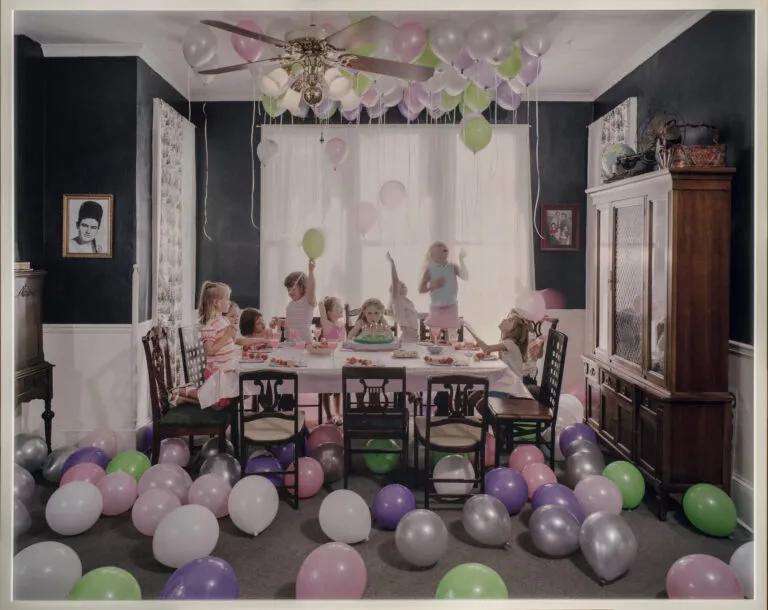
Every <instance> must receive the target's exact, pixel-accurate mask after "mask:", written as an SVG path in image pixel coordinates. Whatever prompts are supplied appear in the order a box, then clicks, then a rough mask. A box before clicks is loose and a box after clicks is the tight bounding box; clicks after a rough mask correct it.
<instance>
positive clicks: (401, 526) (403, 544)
mask: <svg viewBox="0 0 768 610" xmlns="http://www.w3.org/2000/svg"><path fill="white" fill-rule="evenodd" d="M395 545H396V546H397V550H398V551H399V552H400V555H402V557H403V559H405V560H406V561H407V562H408V563H410V564H412V565H414V566H416V567H419V568H426V567H428V566H431V565H434V564H436V563H437V562H438V561H439V560H440V558H441V557H442V556H443V555H445V552H446V551H447V550H448V529H447V528H446V527H445V523H443V520H442V519H441V518H440V517H439V516H438V515H437V514H436V513H433V512H432V511H431V510H425V509H423V508H417V509H416V510H412V511H410V512H408V513H407V514H406V515H405V516H404V517H403V518H402V519H400V522H399V523H398V524H397V529H396V531H395Z"/></svg>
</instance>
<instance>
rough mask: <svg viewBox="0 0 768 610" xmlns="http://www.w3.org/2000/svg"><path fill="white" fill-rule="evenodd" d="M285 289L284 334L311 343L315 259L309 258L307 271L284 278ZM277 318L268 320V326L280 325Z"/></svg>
mask: <svg viewBox="0 0 768 610" xmlns="http://www.w3.org/2000/svg"><path fill="white" fill-rule="evenodd" d="M284 285H285V289H286V290H287V291H288V296H289V297H291V300H290V302H289V303H288V305H287V306H286V307H285V322H283V324H284V325H285V336H286V337H287V338H288V340H289V341H303V342H304V343H312V314H313V313H314V312H315V306H316V305H317V298H316V297H315V261H314V259H309V273H308V274H305V273H303V272H302V271H294V272H293V273H289V274H288V275H287V276H286V278H285V282H284ZM280 323H281V322H280V321H279V320H278V319H277V318H273V319H272V321H271V322H270V324H269V326H270V328H276V327H277V326H279V325H280Z"/></svg>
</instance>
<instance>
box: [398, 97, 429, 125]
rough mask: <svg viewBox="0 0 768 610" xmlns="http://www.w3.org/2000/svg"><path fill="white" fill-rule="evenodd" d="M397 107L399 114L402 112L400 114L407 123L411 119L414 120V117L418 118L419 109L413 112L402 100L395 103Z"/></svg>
mask: <svg viewBox="0 0 768 610" xmlns="http://www.w3.org/2000/svg"><path fill="white" fill-rule="evenodd" d="M397 109H398V110H399V111H400V114H402V115H403V118H404V119H405V120H406V121H408V122H409V123H410V122H411V121H415V120H416V119H418V118H419V113H420V112H421V111H419V112H414V111H413V110H410V109H409V108H408V106H406V105H405V103H404V102H400V103H399V104H398V105H397ZM422 110H423V109H422Z"/></svg>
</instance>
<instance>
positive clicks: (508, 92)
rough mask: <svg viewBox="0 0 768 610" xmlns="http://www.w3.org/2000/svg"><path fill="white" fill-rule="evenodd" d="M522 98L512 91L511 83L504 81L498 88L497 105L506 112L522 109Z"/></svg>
mask: <svg viewBox="0 0 768 610" xmlns="http://www.w3.org/2000/svg"><path fill="white" fill-rule="evenodd" d="M521 102H522V98H521V97H520V95H518V93H517V92H516V91H514V90H513V89H512V87H511V86H510V84H509V81H503V82H502V83H501V84H500V85H499V86H498V87H497V88H496V103H497V104H498V105H499V107H500V108H504V110H517V109H518V108H519V107H520V103H521Z"/></svg>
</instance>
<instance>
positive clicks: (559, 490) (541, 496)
mask: <svg viewBox="0 0 768 610" xmlns="http://www.w3.org/2000/svg"><path fill="white" fill-rule="evenodd" d="M550 505H553V506H562V507H563V508H565V509H567V510H568V511H569V512H570V513H571V514H572V515H573V516H574V517H576V520H577V521H578V522H579V523H581V522H583V521H584V509H583V508H582V506H581V504H579V499H578V498H577V497H576V495H575V494H574V493H573V492H572V491H571V490H570V489H568V488H567V487H566V486H565V485H561V484H560V483H547V484H546V485H542V486H541V487H539V488H538V489H537V490H536V493H534V494H533V498H531V508H532V509H533V510H536V509H537V508H540V507H542V506H550Z"/></svg>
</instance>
